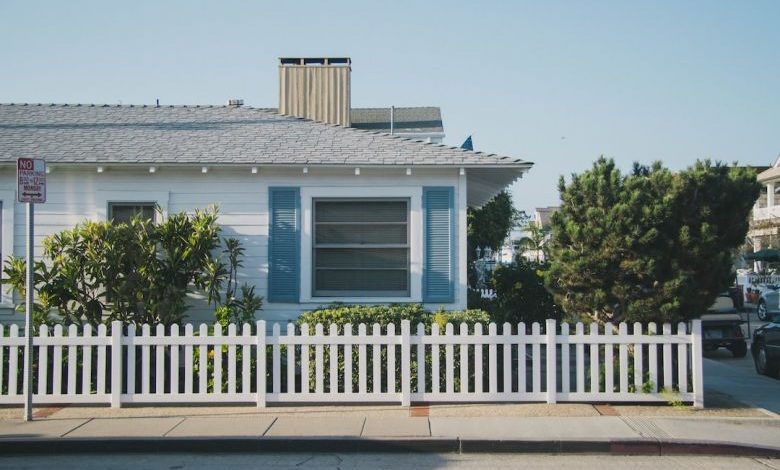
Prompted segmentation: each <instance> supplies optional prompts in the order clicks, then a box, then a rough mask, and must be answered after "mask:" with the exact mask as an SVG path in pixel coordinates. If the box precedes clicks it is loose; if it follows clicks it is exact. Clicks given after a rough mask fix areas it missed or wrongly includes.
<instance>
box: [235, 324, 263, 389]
mask: <svg viewBox="0 0 780 470" xmlns="http://www.w3.org/2000/svg"><path fill="white" fill-rule="evenodd" d="M241 330H242V336H243V337H244V339H245V342H244V345H243V346H241V393H243V394H248V393H250V392H251V391H252V372H251V365H252V347H251V345H250V338H251V336H252V325H250V324H249V323H244V324H243V325H242V326H241ZM260 334H262V335H265V332H263V333H258V335H260Z"/></svg>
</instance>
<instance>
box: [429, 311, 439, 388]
mask: <svg viewBox="0 0 780 470" xmlns="http://www.w3.org/2000/svg"><path fill="white" fill-rule="evenodd" d="M438 336H439V324H438V323H434V324H433V325H431V338H432V339H433V340H436V339H438ZM440 354H441V348H440V347H439V344H438V343H432V344H431V393H441V365H440V364H439V357H440Z"/></svg>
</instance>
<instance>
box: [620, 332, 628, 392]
mask: <svg viewBox="0 0 780 470" xmlns="http://www.w3.org/2000/svg"><path fill="white" fill-rule="evenodd" d="M618 334H619V335H620V339H621V343H620V346H619V347H618V354H619V357H618V360H619V364H620V393H628V344H626V343H625V340H627V339H628V325H626V324H625V322H624V323H621V324H620V325H619V326H618Z"/></svg>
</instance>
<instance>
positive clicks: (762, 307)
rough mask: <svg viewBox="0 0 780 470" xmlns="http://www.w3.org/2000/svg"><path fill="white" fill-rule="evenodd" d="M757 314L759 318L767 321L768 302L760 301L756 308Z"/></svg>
mask: <svg viewBox="0 0 780 470" xmlns="http://www.w3.org/2000/svg"><path fill="white" fill-rule="evenodd" d="M756 314H757V315H758V319H759V320H761V321H766V317H767V311H766V302H764V301H763V300H761V301H759V302H758V308H757V309H756Z"/></svg>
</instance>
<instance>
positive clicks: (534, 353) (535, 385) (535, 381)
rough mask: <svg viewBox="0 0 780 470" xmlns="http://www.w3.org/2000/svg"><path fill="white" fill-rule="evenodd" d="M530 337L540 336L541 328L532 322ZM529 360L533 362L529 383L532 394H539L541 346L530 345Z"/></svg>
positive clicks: (535, 343) (540, 384)
mask: <svg viewBox="0 0 780 470" xmlns="http://www.w3.org/2000/svg"><path fill="white" fill-rule="evenodd" d="M531 335H532V336H535V337H538V336H541V328H540V327H539V323H537V322H533V323H532V324H531ZM531 359H532V360H533V366H532V369H531V381H532V391H533V392H534V393H541V391H542V346H541V345H540V344H539V343H538V342H536V341H534V343H533V345H531Z"/></svg>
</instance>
